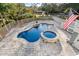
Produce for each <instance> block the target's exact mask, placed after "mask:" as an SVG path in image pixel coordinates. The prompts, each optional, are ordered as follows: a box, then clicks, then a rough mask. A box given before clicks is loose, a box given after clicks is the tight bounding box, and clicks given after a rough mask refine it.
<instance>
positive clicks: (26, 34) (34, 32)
mask: <svg viewBox="0 0 79 59" xmlns="http://www.w3.org/2000/svg"><path fill="white" fill-rule="evenodd" d="M47 27H48V24H39V25H38V26H36V27H33V28H31V29H29V30H26V31H23V32H21V33H19V34H18V36H17V37H18V38H23V39H25V40H27V41H28V42H35V41H38V40H39V38H40V37H41V35H40V33H41V32H43V31H45V30H46V29H47ZM44 34H45V36H46V37H48V38H53V37H55V35H54V34H53V33H49V32H46V33H44Z"/></svg>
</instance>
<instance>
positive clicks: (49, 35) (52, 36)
mask: <svg viewBox="0 0 79 59" xmlns="http://www.w3.org/2000/svg"><path fill="white" fill-rule="evenodd" d="M43 35H44V36H45V37H47V38H55V37H56V36H57V35H56V33H55V32H51V31H45V32H44V33H43Z"/></svg>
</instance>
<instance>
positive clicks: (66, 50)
mask: <svg viewBox="0 0 79 59" xmlns="http://www.w3.org/2000/svg"><path fill="white" fill-rule="evenodd" d="M38 23H49V24H54V22H53V21H50V20H49V21H48V20H46V21H39V22H38ZM34 24H35V21H34V22H30V23H28V25H27V26H26V25H25V26H24V27H22V28H13V29H12V30H11V31H10V32H9V33H8V34H7V35H6V37H5V38H4V39H3V40H2V41H1V42H0V56H1V55H3V56H4V55H6V56H53V55H55V56H57V55H58V56H59V55H76V54H75V52H74V50H73V48H72V47H71V46H70V45H69V44H68V43H67V41H66V40H63V39H64V38H66V39H67V37H66V35H65V34H64V33H63V32H62V31H61V30H60V29H57V31H58V34H59V35H60V37H59V39H60V40H59V41H57V42H56V43H44V42H43V41H42V38H40V40H39V41H37V42H35V43H29V42H27V41H26V40H24V39H22V38H17V35H18V34H19V33H20V32H22V31H23V30H24V29H26V28H29V27H32V25H34ZM51 30H53V29H51ZM62 35H63V36H62Z"/></svg>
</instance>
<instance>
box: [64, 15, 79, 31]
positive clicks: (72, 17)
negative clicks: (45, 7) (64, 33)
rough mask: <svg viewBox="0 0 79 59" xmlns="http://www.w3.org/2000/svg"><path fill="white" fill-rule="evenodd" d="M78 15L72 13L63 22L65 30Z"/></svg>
mask: <svg viewBox="0 0 79 59" xmlns="http://www.w3.org/2000/svg"><path fill="white" fill-rule="evenodd" d="M78 16H79V15H74V14H72V15H71V16H70V17H69V18H68V19H67V20H66V22H65V23H64V29H65V30H66V29H67V28H68V27H69V26H70V25H71V24H72V23H73V22H74V21H75V20H76V18H77V17H78Z"/></svg>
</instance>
